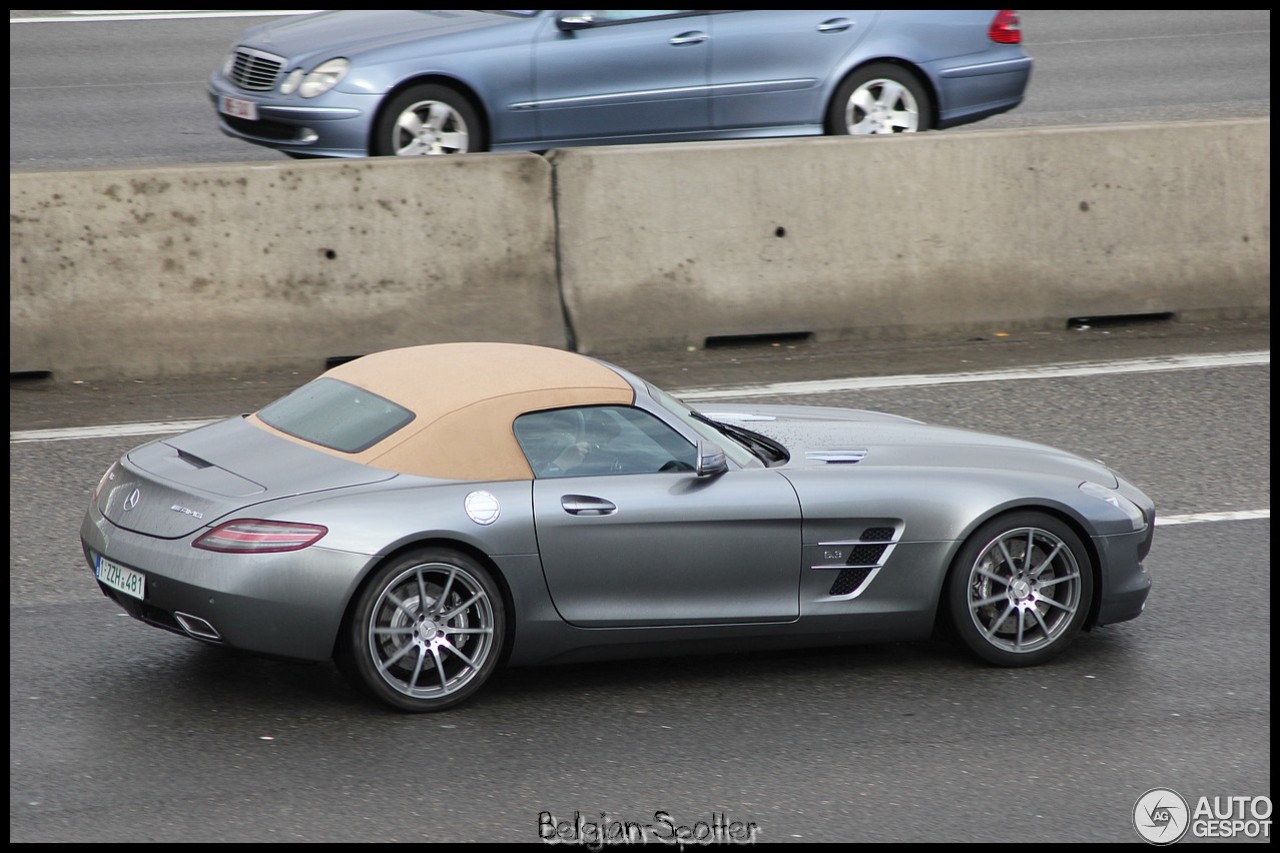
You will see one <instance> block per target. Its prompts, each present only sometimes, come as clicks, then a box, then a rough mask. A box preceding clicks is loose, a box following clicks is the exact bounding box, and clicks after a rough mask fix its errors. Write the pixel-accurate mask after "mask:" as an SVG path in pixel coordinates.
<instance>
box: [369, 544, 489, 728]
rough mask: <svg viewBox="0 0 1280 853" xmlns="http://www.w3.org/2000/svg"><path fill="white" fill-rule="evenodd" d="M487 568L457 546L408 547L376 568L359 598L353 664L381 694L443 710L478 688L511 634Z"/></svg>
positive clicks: (394, 701)
mask: <svg viewBox="0 0 1280 853" xmlns="http://www.w3.org/2000/svg"><path fill="white" fill-rule="evenodd" d="M504 619H505V614H504V608H503V603H502V595H501V593H500V592H499V590H498V588H497V585H496V584H495V583H494V581H493V579H492V577H491V576H490V574H489V572H488V571H487V570H486V569H485V568H484V567H483V566H481V565H480V564H479V563H477V562H476V561H474V560H472V559H470V558H469V557H466V556H464V555H462V554H459V553H455V552H453V551H446V550H439V549H431V550H423V551H419V552H416V553H414V554H410V555H408V556H406V557H404V558H402V559H399V560H395V561H393V562H391V563H388V564H387V565H385V566H383V567H382V568H380V569H378V570H377V571H376V572H375V573H374V575H373V577H372V578H371V579H370V580H369V582H368V583H367V584H366V585H365V587H364V589H363V591H362V592H361V593H360V597H359V599H358V601H357V605H356V609H355V612H354V616H353V618H352V620H351V625H350V632H349V637H348V643H349V653H350V656H351V661H350V663H351V664H353V665H352V666H351V667H350V669H352V670H353V671H354V673H355V674H356V675H357V676H358V678H359V679H360V680H361V681H362V682H363V683H364V685H365V686H366V687H368V688H369V689H370V690H371V691H372V692H373V693H374V694H375V695H377V696H378V697H379V698H381V699H382V700H383V701H386V702H388V703H390V704H391V705H394V706H396V707H397V708H401V709H404V710H407V711H441V710H444V709H445V708H449V707H451V706H453V705H456V704H458V703H459V702H462V701H463V700H465V699H467V698H468V697H469V696H471V694H472V693H474V692H475V691H476V690H478V689H480V686H481V685H483V684H484V682H485V681H486V680H487V679H488V678H489V676H490V675H491V674H492V673H493V670H494V668H495V667H496V666H497V663H498V658H499V656H500V655H501V652H502V644H503V638H504V636H505V622H504Z"/></svg>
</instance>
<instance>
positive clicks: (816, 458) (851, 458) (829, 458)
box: [804, 450, 867, 465]
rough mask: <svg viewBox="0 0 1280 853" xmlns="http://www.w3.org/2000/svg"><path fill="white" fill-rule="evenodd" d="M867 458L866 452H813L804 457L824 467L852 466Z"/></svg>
mask: <svg viewBox="0 0 1280 853" xmlns="http://www.w3.org/2000/svg"><path fill="white" fill-rule="evenodd" d="M866 456H867V451H865V450H811V451H809V452H808V453H806V454H805V455H804V458H805V459H807V460H808V461H810V462H821V463H823V464H824V465H852V464H854V463H855V462H861V461H862V460H863V459H865V458H866Z"/></svg>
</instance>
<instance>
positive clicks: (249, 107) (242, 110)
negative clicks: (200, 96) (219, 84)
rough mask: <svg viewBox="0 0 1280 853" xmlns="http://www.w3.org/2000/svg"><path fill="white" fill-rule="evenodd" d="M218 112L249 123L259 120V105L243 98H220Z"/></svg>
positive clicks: (222, 96) (224, 96)
mask: <svg viewBox="0 0 1280 853" xmlns="http://www.w3.org/2000/svg"><path fill="white" fill-rule="evenodd" d="M218 111H219V112H221V113H223V114H224V115H229V116H233V117H235V118H242V119H246V120H248V121H257V120H258V105H257V104H255V103H254V102H253V101H246V100H244V99H243V98H232V97H229V96H227V95H221V96H220V97H219V98H218Z"/></svg>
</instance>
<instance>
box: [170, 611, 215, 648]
mask: <svg viewBox="0 0 1280 853" xmlns="http://www.w3.org/2000/svg"><path fill="white" fill-rule="evenodd" d="M173 618H175V619H177V620H178V624H179V625H181V626H182V630H184V631H186V632H187V633H188V634H189V635H191V636H192V637H195V638H196V639H197V640H212V641H214V642H218V643H220V642H222V635H221V634H219V633H218V632H217V630H216V629H215V628H214V627H213V626H212V625H210V624H209V623H208V622H206V621H205V620H203V619H201V618H200V617H199V616H192V615H191V614H190V613H177V612H175V613H174V614H173Z"/></svg>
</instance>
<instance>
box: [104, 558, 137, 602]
mask: <svg viewBox="0 0 1280 853" xmlns="http://www.w3.org/2000/svg"><path fill="white" fill-rule="evenodd" d="M93 573H94V574H95V575H97V576H98V580H99V581H101V582H102V583H104V584H106V585H107V586H109V587H111V588H112V589H116V590H119V591H120V592H123V593H124V594H125V595H132V596H133V597H134V598H137V599H142V598H143V597H144V596H145V595H146V593H147V578H146V576H145V575H143V574H142V572H135V571H134V570H133V569H128V568H125V567H124V566H121V565H119V564H117V563H113V562H111V561H110V560H108V559H107V558H106V557H98V563H97V565H96V566H95V567H94V570H93Z"/></svg>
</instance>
